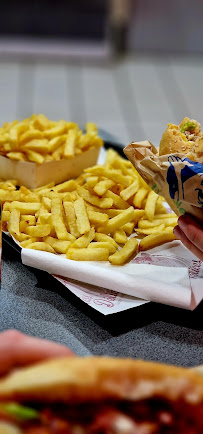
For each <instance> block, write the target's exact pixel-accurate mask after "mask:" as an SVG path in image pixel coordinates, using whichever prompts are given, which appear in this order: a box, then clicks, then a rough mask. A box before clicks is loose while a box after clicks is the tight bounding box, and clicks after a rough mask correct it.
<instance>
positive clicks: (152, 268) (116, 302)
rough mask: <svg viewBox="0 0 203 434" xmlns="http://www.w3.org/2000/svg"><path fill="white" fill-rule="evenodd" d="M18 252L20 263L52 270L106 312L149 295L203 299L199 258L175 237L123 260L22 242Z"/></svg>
mask: <svg viewBox="0 0 203 434" xmlns="http://www.w3.org/2000/svg"><path fill="white" fill-rule="evenodd" d="M21 258H22V262H23V264H25V265H28V266H30V267H35V268H38V269H40V270H44V271H47V272H48V273H50V274H52V275H54V277H56V278H57V279H58V280H59V281H60V282H61V283H62V284H63V285H64V286H65V288H64V290H70V291H71V292H73V293H74V294H75V295H76V296H77V297H79V298H80V299H81V300H83V301H84V302H85V303H87V304H88V305H89V306H91V307H93V308H94V309H96V310H98V311H99V312H101V313H102V314H104V315H108V314H112V313H116V312H121V311H123V310H126V309H130V308H132V307H138V306H140V305H142V304H144V303H146V302H147V301H153V302H157V303H163V304H168V305H171V306H176V307H181V308H183V309H190V310H193V309H195V308H196V307H197V306H198V304H199V303H200V302H201V300H202V299H203V292H202V281H203V280H202V278H203V263H202V262H201V261H200V260H198V259H197V258H196V257H195V256H194V255H193V254H192V253H191V252H190V251H189V250H187V249H186V248H185V247H184V246H183V245H182V243H181V242H180V241H178V240H175V241H173V242H170V243H167V244H164V245H162V246H159V247H156V248H154V249H151V250H149V251H147V252H140V253H139V254H138V255H137V256H136V257H135V258H133V259H132V260H131V262H129V263H127V264H125V265H123V266H115V265H111V264H110V263H109V262H89V261H87V262H83V261H81V262H77V261H72V260H70V259H67V258H66V257H65V256H63V255H53V253H48V252H42V251H38V250H32V249H25V248H23V249H22V251H21Z"/></svg>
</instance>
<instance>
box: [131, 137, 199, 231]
mask: <svg viewBox="0 0 203 434" xmlns="http://www.w3.org/2000/svg"><path fill="white" fill-rule="evenodd" d="M124 153H125V155H126V156H127V157H128V159H129V160H130V161H131V163H132V164H133V166H134V167H135V168H136V169H137V171H138V172H139V174H140V175H141V176H142V178H143V179H144V181H145V182H146V183H147V184H148V185H150V187H151V188H152V189H153V190H154V191H155V192H156V193H158V194H160V195H161V196H163V197H164V198H165V199H166V201H167V202H168V204H169V205H170V207H171V208H172V209H173V211H174V212H175V213H176V214H177V215H178V216H179V215H181V214H185V213H186V212H187V213H190V214H191V215H193V216H194V217H196V218H197V219H198V220H200V221H201V222H203V164H201V163H198V162H195V161H191V160H189V159H188V158H187V157H186V156H185V155H184V154H179V153H177V154H170V155H162V156H158V151H157V148H155V147H154V146H153V145H152V144H151V143H150V142H148V141H144V142H137V143H136V142H132V143H130V145H128V146H126V148H125V149H124Z"/></svg>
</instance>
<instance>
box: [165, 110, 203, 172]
mask: <svg viewBox="0 0 203 434" xmlns="http://www.w3.org/2000/svg"><path fill="white" fill-rule="evenodd" d="M173 153H180V154H185V155H186V156H187V157H188V158H189V159H190V160H192V161H199V162H200V163H202V164H203V133H202V132H201V125H200V123H199V122H197V121H196V120H194V119H189V118H187V117H185V118H184V119H183V120H182V122H181V123H180V125H174V124H168V127H167V129H166V131H164V133H163V136H162V139H161V142H160V146H159V155H167V154H173Z"/></svg>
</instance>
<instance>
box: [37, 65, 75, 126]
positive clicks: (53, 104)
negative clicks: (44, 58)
mask: <svg viewBox="0 0 203 434" xmlns="http://www.w3.org/2000/svg"><path fill="white" fill-rule="evenodd" d="M33 106H34V112H35V113H44V114H45V115H46V116H47V117H48V118H50V119H54V120H59V119H66V120H69V119H70V106H69V95H68V80H67V71H66V68H65V66H62V65H59V66H57V65H54V64H46V65H40V64H38V65H37V66H36V68H35V74H34V104H33Z"/></svg>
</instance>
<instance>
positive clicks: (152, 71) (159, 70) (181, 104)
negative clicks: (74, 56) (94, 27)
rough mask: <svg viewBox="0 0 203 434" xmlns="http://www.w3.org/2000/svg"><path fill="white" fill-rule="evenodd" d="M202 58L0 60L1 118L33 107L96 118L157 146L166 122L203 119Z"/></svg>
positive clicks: (81, 119) (122, 135) (125, 137)
mask: <svg viewBox="0 0 203 434" xmlns="http://www.w3.org/2000/svg"><path fill="white" fill-rule="evenodd" d="M202 79H203V58H202V57H198V56H196V57H194V56H193V57H188V56H187V57H184V56H181V57H180V56H178V57H174V56H167V57H163V56H162V57H157V56H156V57H155V56H151V57H149V56H136V57H127V58H125V60H122V61H121V60H120V61H114V62H113V61H111V62H108V63H107V62H106V61H105V62H104V63H103V64H101V63H100V64H99V63H98V64H96V65H95V64H92V63H91V64H90V63H85V62H78V63H75V64H71V63H68V62H67V63H65V62H64V63H57V64H56V63H53V64H52V63H51V62H47V63H43V62H42V61H37V60H35V61H34V60H33V61H29V62H28V61H1V62H0V123H1V124H2V123H3V122H5V121H11V120H13V119H16V118H17V119H23V118H24V117H28V116H30V115H31V114H32V113H33V112H35V113H40V112H43V113H45V114H46V115H47V116H48V117H50V118H51V119H56V120H57V119H60V118H64V119H67V120H74V121H76V122H78V123H79V124H80V125H81V126H83V125H84V124H85V122H86V121H92V122H96V123H97V124H98V126H99V127H100V128H103V129H105V130H107V131H108V132H110V133H112V134H113V135H115V136H116V137H117V138H118V139H119V141H120V142H121V143H123V145H126V144H128V143H129V142H130V141H131V140H144V139H149V140H150V141H151V142H152V143H154V144H155V145H158V143H159V141H160V138H161V135H162V133H163V131H164V129H165V127H166V125H167V123H168V122H171V121H172V122H173V121H174V122H175V123H179V122H180V121H181V120H182V118H183V117H184V116H189V117H192V118H195V119H197V120H199V121H200V122H202V121H203V86H202Z"/></svg>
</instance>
